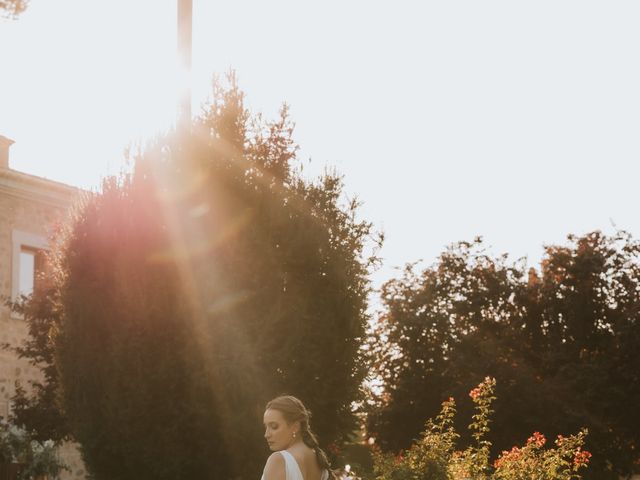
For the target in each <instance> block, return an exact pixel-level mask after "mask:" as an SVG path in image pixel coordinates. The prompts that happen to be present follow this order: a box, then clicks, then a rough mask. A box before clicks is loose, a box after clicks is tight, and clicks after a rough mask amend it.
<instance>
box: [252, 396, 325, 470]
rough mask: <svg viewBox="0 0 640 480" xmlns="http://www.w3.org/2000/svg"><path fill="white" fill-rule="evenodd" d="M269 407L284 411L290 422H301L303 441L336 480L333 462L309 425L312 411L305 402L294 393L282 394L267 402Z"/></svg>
mask: <svg viewBox="0 0 640 480" xmlns="http://www.w3.org/2000/svg"><path fill="white" fill-rule="evenodd" d="M269 409H272V410H278V411H279V412H280V413H282V416H283V417H284V419H285V420H286V421H287V423H289V424H291V423H293V422H296V421H299V422H300V433H301V435H302V441H303V442H304V444H305V445H306V446H307V447H309V448H311V449H312V450H313V451H314V452H315V453H316V458H317V459H318V465H320V468H322V469H326V470H327V472H329V479H330V480H336V479H337V476H336V474H335V472H334V471H333V470H332V469H331V463H329V459H328V458H327V455H326V454H325V453H324V451H323V450H322V449H321V448H320V445H319V444H318V438H317V437H316V435H315V434H314V433H313V431H312V430H311V427H310V426H309V419H310V418H311V412H310V411H309V410H307V408H306V407H305V406H304V404H303V403H302V402H301V401H300V400H299V399H297V398H296V397H294V396H292V395H282V396H280V397H276V398H274V399H273V400H271V401H270V402H269V403H267V406H266V407H265V410H269Z"/></svg>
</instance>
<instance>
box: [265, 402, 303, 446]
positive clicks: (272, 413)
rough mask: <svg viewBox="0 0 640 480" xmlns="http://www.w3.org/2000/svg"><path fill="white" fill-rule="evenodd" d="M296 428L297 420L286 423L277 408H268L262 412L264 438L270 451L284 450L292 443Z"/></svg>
mask: <svg viewBox="0 0 640 480" xmlns="http://www.w3.org/2000/svg"><path fill="white" fill-rule="evenodd" d="M297 430H298V429H297V422H296V423H294V424H292V425H289V424H287V421H286V420H285V419H284V416H283V415H282V412H280V411H279V410H273V409H271V408H270V409H267V410H266V411H265V412H264V438H265V439H266V440H267V444H268V445H269V448H270V449H271V450H272V451H274V452H277V451H280V450H286V449H287V448H288V447H289V445H291V444H292V443H293V440H294V436H293V434H294V432H295V433H296V435H297Z"/></svg>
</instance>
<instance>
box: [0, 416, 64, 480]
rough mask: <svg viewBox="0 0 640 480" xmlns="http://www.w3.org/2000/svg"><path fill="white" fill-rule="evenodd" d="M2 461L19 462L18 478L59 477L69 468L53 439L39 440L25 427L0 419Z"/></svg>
mask: <svg viewBox="0 0 640 480" xmlns="http://www.w3.org/2000/svg"><path fill="white" fill-rule="evenodd" d="M0 463H4V464H11V463H13V464H18V465H19V467H20V468H19V473H18V476H17V478H18V480H34V479H36V478H38V477H42V476H45V475H46V476H48V477H49V478H50V479H51V480H55V479H57V478H59V476H60V473H61V472H62V471H63V470H66V469H68V467H66V465H64V463H62V462H61V461H60V458H59V457H58V454H57V450H56V446H55V444H54V442H53V441H52V440H46V441H44V442H39V441H37V440H34V439H33V437H32V436H31V435H30V434H29V433H28V432H27V431H26V430H25V429H23V428H19V427H17V426H15V425H13V424H10V423H8V422H5V421H2V420H0Z"/></svg>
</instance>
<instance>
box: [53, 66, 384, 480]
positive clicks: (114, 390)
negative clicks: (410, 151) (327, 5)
mask: <svg viewBox="0 0 640 480" xmlns="http://www.w3.org/2000/svg"><path fill="white" fill-rule="evenodd" d="M230 80H231V81H230V86H229V88H226V89H225V88H220V87H219V86H216V87H215V91H214V101H213V103H212V105H211V106H210V107H208V108H207V109H206V110H205V111H204V113H203V114H202V115H201V117H200V118H198V119H197V120H196V121H195V122H194V124H193V126H192V131H191V132H190V133H184V134H183V133H181V134H170V135H167V136H164V137H162V138H159V139H158V140H157V141H155V142H153V143H152V144H151V145H149V146H148V147H147V148H146V149H145V151H144V152H143V153H141V154H140V155H138V156H136V158H135V166H134V168H133V171H132V172H131V173H130V174H128V175H124V176H122V177H120V178H110V179H108V180H106V181H105V183H104V185H103V188H102V191H101V192H100V193H99V194H96V195H93V196H91V197H88V198H87V200H86V202H85V204H83V205H82V206H81V207H79V208H78V209H77V210H76V212H75V214H74V218H73V222H72V225H71V226H70V228H69V229H68V231H66V232H65V233H64V235H62V236H61V237H60V238H59V247H58V248H57V249H56V252H57V253H56V256H55V265H54V272H55V278H56V284H55V288H56V290H57V298H58V299H59V301H58V303H57V308H59V312H60V315H59V316H58V317H57V319H56V320H55V321H54V322H53V323H54V325H53V327H54V328H53V330H54V331H55V332H56V333H55V336H54V338H55V343H54V347H55V366H56V367H57V372H58V375H59V376H58V378H57V380H58V383H59V391H60V396H61V398H62V402H61V403H62V406H63V407H64V412H65V416H66V420H67V424H68V425H69V428H70V431H71V432H72V434H73V436H74V437H75V439H76V440H78V441H79V443H80V444H81V448H82V454H83V458H84V460H85V462H86V464H87V467H88V468H89V470H90V471H91V473H92V474H93V475H94V476H95V477H96V478H97V479H109V480H117V479H138V480H139V479H145V478H149V479H151V478H153V479H162V478H171V479H180V478H185V479H192V478H230V477H236V476H240V477H242V478H259V475H260V468H261V467H262V465H263V462H264V461H265V460H266V457H267V456H268V450H267V449H266V446H265V445H264V439H263V436H262V435H263V431H262V414H263V408H264V405H265V403H266V402H267V401H268V400H269V399H270V398H272V397H274V396H276V395H278V394H282V393H283V392H288V393H291V394H294V395H296V396H299V397H300V398H301V399H303V400H304V401H305V403H306V404H307V405H308V406H309V407H310V409H311V411H312V412H313V419H312V427H313V428H314V430H315V431H316V432H317V433H318V435H319V438H320V442H321V444H322V445H326V444H327V443H329V442H340V441H341V439H343V438H345V437H346V436H347V435H348V434H349V433H350V432H351V431H353V430H354V429H355V428H356V417H355V415H354V413H353V412H352V408H351V405H352V402H353V401H355V400H357V399H358V398H359V395H360V384H361V382H362V379H363V378H364V375H365V374H366V372H365V365H364V362H363V361H362V359H361V357H360V354H359V345H360V343H361V340H362V336H363V334H364V331H365V323H366V320H367V315H366V313H365V310H366V298H367V294H368V292H369V289H370V287H369V281H368V277H367V275H368V273H369V270H370V268H371V267H372V266H373V265H374V263H376V261H377V259H376V257H375V256H374V254H373V253H367V252H370V250H369V246H370V247H372V248H374V249H375V244H376V242H375V239H374V238H373V236H372V233H373V232H372V229H371V225H370V224H369V223H367V222H364V221H359V220H357V219H356V211H357V207H358V204H357V202H351V203H348V204H347V205H344V206H343V205H342V193H341V192H342V184H341V180H340V178H339V177H337V176H335V175H332V174H327V175H325V176H323V177H322V178H320V179H318V180H316V181H307V180H305V179H303V178H302V177H301V176H300V173H299V171H298V170H296V169H295V168H294V165H295V163H294V162H295V154H296V150H297V147H296V145H295V144H294V143H293V141H292V138H291V134H292V124H291V122H290V121H289V119H288V116H287V109H286V107H284V108H283V109H282V112H281V117H280V118H279V119H278V120H276V121H275V122H270V123H265V122H264V121H262V120H261V118H260V117H259V116H252V115H250V114H249V112H248V111H247V110H246V109H245V108H244V106H243V95H242V93H241V92H240V91H239V90H238V88H237V86H236V83H235V79H234V77H233V76H231V77H230ZM367 245H369V246H367ZM371 251H373V250H371Z"/></svg>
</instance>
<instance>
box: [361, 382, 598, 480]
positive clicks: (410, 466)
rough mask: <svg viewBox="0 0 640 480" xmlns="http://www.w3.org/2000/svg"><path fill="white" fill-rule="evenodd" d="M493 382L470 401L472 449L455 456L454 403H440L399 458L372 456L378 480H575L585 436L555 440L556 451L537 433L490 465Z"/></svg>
mask: <svg viewBox="0 0 640 480" xmlns="http://www.w3.org/2000/svg"><path fill="white" fill-rule="evenodd" d="M494 389H495V380H494V379H492V378H489V377H487V378H486V379H485V380H484V381H483V382H482V383H480V384H479V385H478V387H477V388H475V389H473V390H472V391H471V393H470V396H471V398H472V400H473V404H474V412H475V413H474V415H473V421H472V423H471V424H470V425H469V430H470V431H471V432H472V433H473V438H474V443H473V444H472V445H470V446H468V447H467V448H466V449H464V450H456V444H457V441H458V439H459V435H458V434H457V433H456V429H455V426H454V417H455V414H456V404H455V401H454V399H453V398H449V399H447V400H445V401H444V402H443V403H442V407H441V410H440V414H439V415H438V416H437V417H436V419H435V420H431V419H429V420H427V422H426V428H425V430H424V432H422V433H421V435H420V437H419V439H418V440H417V441H415V442H414V443H413V444H412V445H411V446H410V447H409V448H408V449H407V450H406V451H404V452H401V453H399V454H396V455H394V454H391V453H382V452H381V451H374V455H373V456H374V473H375V479H376V480H531V479H541V480H576V479H579V478H581V476H580V474H579V472H580V471H581V470H582V469H584V467H585V466H586V465H587V464H588V462H589V458H590V457H591V454H590V453H589V452H587V451H585V450H583V449H582V446H583V444H584V439H585V436H586V431H581V432H580V433H578V434H576V435H572V436H570V437H562V436H559V437H558V440H557V441H556V446H555V447H552V448H543V447H544V445H545V442H546V439H545V438H544V436H543V435H541V434H540V433H538V432H536V433H534V434H533V435H532V436H531V437H530V438H529V439H528V440H527V443H526V445H525V446H523V447H521V448H520V447H513V448H512V449H511V450H510V451H503V452H502V453H501V454H500V456H499V457H498V458H497V460H496V461H495V462H494V463H493V464H491V463H490V456H489V448H490V447H491V442H490V441H489V440H488V435H489V433H490V428H489V424H490V420H491V416H492V414H493V409H492V404H493V401H494V400H495V399H496V397H495V396H494Z"/></svg>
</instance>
